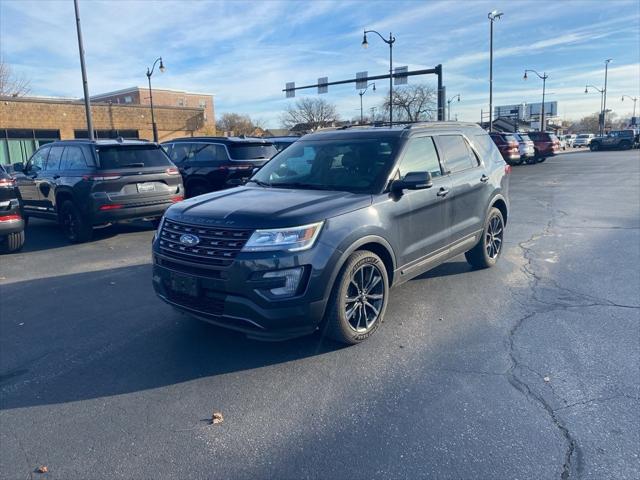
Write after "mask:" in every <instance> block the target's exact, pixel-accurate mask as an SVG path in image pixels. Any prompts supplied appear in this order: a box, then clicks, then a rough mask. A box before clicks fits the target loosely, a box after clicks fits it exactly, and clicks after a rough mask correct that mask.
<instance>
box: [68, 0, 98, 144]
mask: <svg viewBox="0 0 640 480" xmlns="http://www.w3.org/2000/svg"><path fill="white" fill-rule="evenodd" d="M73 6H74V8H75V11H76V30H77V32H78V51H79V52H80V70H82V89H83V90H84V110H85V115H86V117H87V133H88V134H89V140H91V141H93V138H94V131H93V118H92V117H91V100H90V99H89V81H88V80H87V68H86V66H85V64H84V46H83V44H82V29H81V28H80V7H78V0H74V1H73Z"/></svg>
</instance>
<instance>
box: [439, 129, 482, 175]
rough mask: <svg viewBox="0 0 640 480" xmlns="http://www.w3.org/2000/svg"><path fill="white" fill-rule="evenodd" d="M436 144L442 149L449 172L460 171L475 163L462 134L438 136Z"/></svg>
mask: <svg viewBox="0 0 640 480" xmlns="http://www.w3.org/2000/svg"><path fill="white" fill-rule="evenodd" d="M438 145H439V146H440V147H442V150H443V151H444V158H445V164H446V165H447V168H448V169H449V170H450V171H451V173H455V172H461V171H463V170H466V169H468V168H471V167H475V166H476V165H477V162H476V160H475V158H473V159H472V156H471V155H472V152H471V151H470V149H469V147H468V146H467V142H466V141H465V140H464V137H462V135H441V136H439V137H438Z"/></svg>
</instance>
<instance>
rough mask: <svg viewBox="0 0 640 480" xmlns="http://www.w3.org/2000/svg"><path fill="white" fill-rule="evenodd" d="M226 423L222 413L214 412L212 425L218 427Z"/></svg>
mask: <svg viewBox="0 0 640 480" xmlns="http://www.w3.org/2000/svg"><path fill="white" fill-rule="evenodd" d="M222 422H224V417H223V416H222V413H220V412H213V415H212V416H211V425H217V424H218V423H222Z"/></svg>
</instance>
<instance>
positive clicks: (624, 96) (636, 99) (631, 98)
mask: <svg viewBox="0 0 640 480" xmlns="http://www.w3.org/2000/svg"><path fill="white" fill-rule="evenodd" d="M625 98H628V99H629V100H631V101H632V102H633V115H631V118H634V117H635V116H636V102H637V101H638V97H630V96H629V95H622V98H621V99H620V101H621V102H624V99H625Z"/></svg>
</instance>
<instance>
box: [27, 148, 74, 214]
mask: <svg viewBox="0 0 640 480" xmlns="http://www.w3.org/2000/svg"><path fill="white" fill-rule="evenodd" d="M69 148H78V147H66V148H65V147H62V146H58V147H51V150H50V151H49V157H48V158H47V162H46V163H45V165H44V168H43V169H42V171H41V172H40V174H39V175H38V180H37V181H36V185H37V187H38V193H39V195H40V200H41V203H42V207H43V208H45V209H46V210H47V212H49V213H55V203H56V201H55V197H56V187H57V185H58V182H59V181H58V179H59V178H60V161H61V159H62V154H63V152H64V151H66V150H68V149H69Z"/></svg>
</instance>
